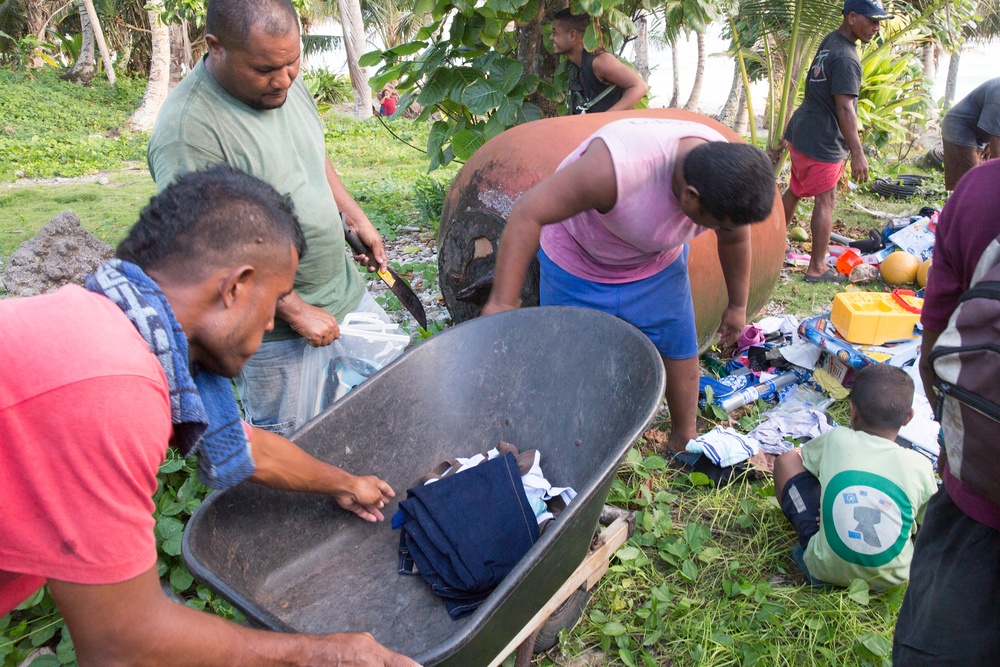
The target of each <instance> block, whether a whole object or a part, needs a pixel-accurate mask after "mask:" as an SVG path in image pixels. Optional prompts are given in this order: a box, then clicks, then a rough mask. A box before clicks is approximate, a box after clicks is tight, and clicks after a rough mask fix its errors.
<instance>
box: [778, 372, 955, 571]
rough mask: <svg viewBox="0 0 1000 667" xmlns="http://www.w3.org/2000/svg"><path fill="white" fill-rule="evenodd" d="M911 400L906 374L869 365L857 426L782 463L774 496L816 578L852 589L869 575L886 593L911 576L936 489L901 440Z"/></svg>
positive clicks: (861, 381)
mask: <svg viewBox="0 0 1000 667" xmlns="http://www.w3.org/2000/svg"><path fill="white" fill-rule="evenodd" d="M912 404H913V380H912V379H910V376H909V375H907V374H906V371H904V370H902V369H901V368H896V367H895V366H889V365H888V364H875V365H873V366H869V367H867V368H865V369H864V370H862V371H861V372H860V373H858V376H857V378H856V379H855V381H854V387H853V388H852V389H851V427H850V428H844V427H840V428H835V429H833V430H832V431H828V432H827V433H824V434H823V435H821V436H819V437H818V438H815V439H813V440H810V441H809V442H807V443H806V444H804V445H802V448H801V449H795V450H792V451H790V452H785V453H784V454H782V455H781V456H779V457H778V458H777V459H776V460H775V462H774V492H775V495H776V496H777V497H778V498H779V499H780V501H781V510H782V511H783V512H784V513H785V516H786V517H788V520H789V521H790V522H791V523H792V526H793V527H794V528H795V532H796V533H797V534H798V536H799V544H800V545H801V547H802V549H804V553H803V554H802V558H801V562H800V565H803V564H804V569H805V570H806V575H807V576H808V577H809V578H810V580H811V581H814V582H815V581H819V582H825V583H828V584H835V585H837V586H848V585H849V584H850V583H851V581H853V580H854V579H864V580H865V581H867V582H868V584H869V585H870V586H871V587H872V588H873V589H876V590H883V589H886V588H891V587H892V586H898V585H899V584H901V583H903V582H905V581H907V580H908V579H909V575H910V560H911V559H912V557H913V540H912V539H911V537H912V536H913V535H915V534H916V532H917V525H918V524H919V523H921V522H922V521H923V516H924V510H925V509H926V507H927V502H928V501H929V500H930V498H931V496H932V495H934V493H935V492H936V491H937V483H936V482H935V481H934V471H933V468H932V466H931V462H930V461H929V460H928V459H926V458H925V457H924V456H922V455H921V454H918V453H917V452H915V451H913V450H912V449H904V448H902V447H900V446H899V445H897V444H896V443H895V439H896V435H897V434H898V433H899V429H900V427H902V426H903V425H904V424H906V423H907V422H909V421H910V419H911V418H912V417H913V408H912V407H911V406H912ZM794 551H795V550H793V553H794ZM796 560H797V561H799V560H800V559H796Z"/></svg>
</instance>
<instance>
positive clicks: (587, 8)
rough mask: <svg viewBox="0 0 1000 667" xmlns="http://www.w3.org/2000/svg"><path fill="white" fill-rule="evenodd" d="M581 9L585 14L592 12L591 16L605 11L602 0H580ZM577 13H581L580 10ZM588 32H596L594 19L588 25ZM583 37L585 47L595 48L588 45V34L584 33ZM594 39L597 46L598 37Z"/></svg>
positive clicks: (589, 49)
mask: <svg viewBox="0 0 1000 667" xmlns="http://www.w3.org/2000/svg"><path fill="white" fill-rule="evenodd" d="M580 9H582V10H583V13H584V14H590V15H591V16H600V15H601V14H603V13H604V7H602V6H601V0H580ZM575 13H579V12H575ZM587 32H589V33H591V34H593V32H594V22H593V21H591V22H590V24H589V25H588V26H587ZM583 39H584V43H583V48H585V49H587V50H588V51H591V50H593V49H592V47H590V46H587V42H586V40H587V37H586V34H585V35H584V38H583ZM594 40H595V41H594V44H595V46H596V44H597V41H596V37H595V38H594Z"/></svg>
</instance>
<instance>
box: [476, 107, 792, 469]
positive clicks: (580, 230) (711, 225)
mask: <svg viewBox="0 0 1000 667" xmlns="http://www.w3.org/2000/svg"><path fill="white" fill-rule="evenodd" d="M774 192H775V190H774V174H773V172H772V167H771V162H770V160H768V158H767V156H766V155H765V154H764V152H763V151H761V150H760V149H758V148H755V147H753V146H748V145H746V144H730V143H727V142H726V140H725V138H724V137H723V136H722V135H721V134H719V133H718V132H716V131H715V130H712V129H711V128H709V127H706V126H704V125H702V124H700V123H695V122H689V121H679V120H670V119H653V118H634V119H627V120H620V121H615V122H613V123H609V124H608V125H605V126H604V127H602V128H601V129H599V130H598V131H597V132H595V133H594V134H593V135H591V136H590V137H589V138H588V139H587V140H586V141H584V142H583V143H582V144H581V145H580V146H579V147H578V148H577V149H576V150H575V151H573V153H571V154H570V155H569V156H568V157H567V158H566V159H565V160H564V161H563V163H562V164H561V165H560V166H559V168H558V169H557V170H556V172H555V173H554V174H552V175H551V176H549V177H548V178H546V179H544V180H542V181H541V182H540V183H538V184H537V185H536V186H535V187H533V188H532V189H531V190H529V191H528V192H526V193H525V194H524V195H523V196H522V197H521V198H520V200H518V202H517V204H516V205H515V206H514V208H513V210H512V211H511V213H510V216H509V217H508V219H507V226H506V228H505V229H504V232H503V235H502V236H501V239H500V249H499V253H498V256H497V263H496V270H495V274H494V282H493V291H492V292H491V293H490V298H489V301H488V302H487V303H486V306H485V307H484V308H483V314H484V315H488V314H490V313H495V312H500V311H503V310H510V309H513V308H516V307H518V305H519V294H520V289H521V285H522V283H523V282H524V275H525V272H526V271H527V267H528V264H529V263H530V262H531V258H532V256H533V255H534V254H535V253H537V254H538V257H539V261H540V263H541V281H540V290H539V291H540V301H541V305H543V306H546V305H575V306H582V307H585V308H593V309H596V310H601V311H603V312H607V313H610V314H612V315H615V316H617V317H620V318H622V319H624V320H625V321H627V322H629V323H630V324H632V325H634V326H635V327H636V328H638V329H640V330H641V331H643V333H645V334H646V335H647V336H649V338H650V340H652V341H653V343H654V344H655V345H656V347H657V349H658V350H659V351H660V354H661V356H662V357H663V362H664V367H665V369H666V374H667V394H666V398H667V407H668V408H669V410H670V415H671V432H670V437H669V440H668V442H667V446H668V448H669V449H670V450H672V451H682V450H683V449H684V446H685V445H686V444H687V442H688V440H690V439H692V438H694V437H695V436H696V435H697V431H696V429H695V419H696V414H697V402H698V376H699V367H698V356H697V355H698V342H697V334H696V331H695V326H694V305H693V303H692V301H691V287H690V282H689V280H688V276H687V244H688V242H689V241H690V240H691V239H693V238H694V237H695V236H697V235H698V234H700V233H701V232H703V231H705V230H706V229H711V230H714V231H715V233H716V235H717V237H718V250H719V258H720V259H721V261H722V269H723V274H724V276H725V279H726V287H727V291H728V295H729V306H728V308H727V309H726V311H725V313H724V314H723V317H722V324H721V326H720V327H719V333H720V334H721V336H722V342H723V344H724V345H730V344H732V343H734V342H735V341H736V336H737V335H739V333H740V331H741V330H742V328H743V325H744V324H746V304H747V293H748V288H749V278H750V229H749V227H748V225H749V224H751V223H754V222H759V221H761V220H764V219H765V218H766V217H767V216H768V215H769V214H770V212H771V207H772V205H773V203H774Z"/></svg>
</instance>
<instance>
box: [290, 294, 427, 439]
mask: <svg viewBox="0 0 1000 667" xmlns="http://www.w3.org/2000/svg"><path fill="white" fill-rule="evenodd" d="M398 330H399V325H398V324H388V323H386V322H383V321H382V320H381V319H379V317H378V315H376V314H374V313H364V312H361V313H351V314H349V315H348V316H347V317H345V318H344V321H343V323H341V325H340V338H338V339H337V340H335V341H333V343H332V344H330V345H327V346H325V347H306V349H305V351H304V352H303V353H302V377H301V380H300V383H299V411H298V419H297V421H296V423H297V424H299V425H300V426H301V425H304V424H305V423H306V422H307V421H309V420H310V419H312V418H313V417H315V416H316V415H318V414H319V413H320V412H322V411H323V410H325V409H327V408H328V407H330V405H332V404H333V403H334V401H337V400H339V399H340V398H342V397H343V396H344V395H345V394H347V393H348V392H349V391H351V389H353V388H354V387H356V386H357V385H359V384H361V383H362V382H364V381H365V380H366V379H368V377H369V376H370V375H372V374H373V373H375V371H377V370H379V369H381V368H382V367H384V366H385V365H386V364H388V363H389V362H390V361H393V360H394V359H395V358H396V357H398V356H399V355H401V354H402V353H403V350H404V349H405V348H406V346H407V345H408V344H409V342H410V337H409V336H408V335H406V334H403V333H398Z"/></svg>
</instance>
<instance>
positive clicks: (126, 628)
mask: <svg viewBox="0 0 1000 667" xmlns="http://www.w3.org/2000/svg"><path fill="white" fill-rule="evenodd" d="M49 587H50V589H51V590H52V597H53V598H55V601H56V604H57V605H58V606H59V610H60V611H61V612H62V615H63V618H65V619H66V623H67V625H68V626H69V631H70V634H71V635H72V636H73V643H74V645H75V647H76V655H77V659H78V660H79V663H80V664H81V665H83V666H84V667H86V666H87V665H102V666H106V665H110V666H117V665H129V666H133V665H185V666H186V667H214V666H219V667H226V666H228V665H241V666H243V667H258V666H261V667H263V666H270V665H275V666H277V665H316V666H317V667H319V666H321V665H322V666H326V665H352V666H353V665H358V666H361V665H364V666H366V667H414V666H415V665H416V663H414V662H413V661H412V660H410V659H409V658H406V657H404V656H401V655H398V654H396V653H392V652H391V651H389V650H388V649H386V648H384V647H383V646H381V645H379V644H378V643H377V642H376V641H375V640H374V639H373V638H372V637H371V635H369V634H364V633H352V634H340V635H326V636H322V637H319V636H311V635H293V634H282V633H277V632H265V631H261V630H250V629H248V628H244V627H241V626H239V625H237V624H235V623H231V622H229V621H225V620H223V619H221V618H219V617H217V616H214V615H212V614H207V613H204V612H200V611H195V610H194V609H191V608H189V607H186V606H184V605H180V604H176V603H174V602H171V601H170V600H169V599H167V597H166V596H165V595H164V594H163V591H162V590H161V589H160V580H159V578H158V577H157V576H156V567H155V566H154V567H152V568H150V569H149V570H147V571H145V572H143V573H142V574H140V575H139V576H137V577H134V578H132V579H129V580H127V581H123V582H121V583H118V584H107V585H89V584H73V583H68V582H64V581H56V580H50V581H49Z"/></svg>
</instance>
